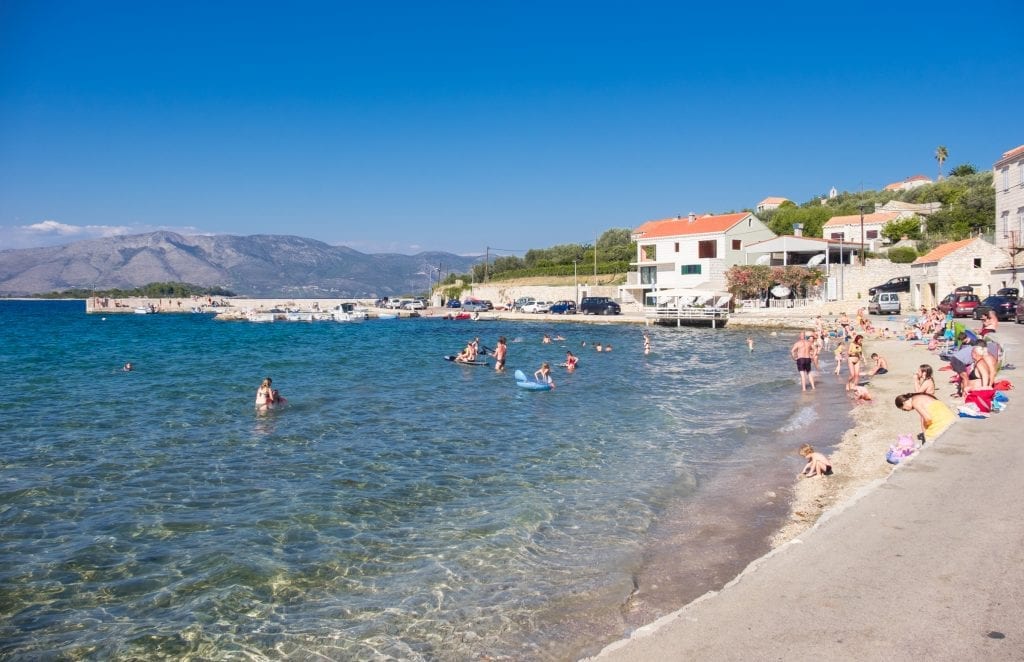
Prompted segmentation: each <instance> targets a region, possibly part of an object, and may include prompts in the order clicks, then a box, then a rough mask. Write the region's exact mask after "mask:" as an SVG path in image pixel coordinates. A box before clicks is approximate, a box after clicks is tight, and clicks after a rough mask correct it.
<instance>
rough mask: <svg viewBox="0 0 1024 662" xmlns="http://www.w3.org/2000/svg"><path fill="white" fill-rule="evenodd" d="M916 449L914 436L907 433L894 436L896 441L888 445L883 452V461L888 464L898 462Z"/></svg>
mask: <svg viewBox="0 0 1024 662" xmlns="http://www.w3.org/2000/svg"><path fill="white" fill-rule="evenodd" d="M916 450H917V444H915V443H914V438H913V437H911V436H910V435H909V434H901V435H900V436H899V437H897V438H896V443H895V444H894V445H892V446H889V450H888V451H887V452H886V454H885V461H886V462H888V463H889V464H899V463H900V462H901V461H902V460H904V459H905V458H908V457H910V456H911V455H913V454H914V452H915V451H916Z"/></svg>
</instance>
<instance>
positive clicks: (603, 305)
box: [579, 297, 622, 315]
mask: <svg viewBox="0 0 1024 662" xmlns="http://www.w3.org/2000/svg"><path fill="white" fill-rule="evenodd" d="M579 310H580V312H581V313H583V314H584V315H618V314H619V313H621V312H622V307H621V306H619V304H617V303H615V302H614V301H612V300H611V298H609V297H583V301H580V307H579Z"/></svg>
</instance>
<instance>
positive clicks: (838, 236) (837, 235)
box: [830, 232, 843, 241]
mask: <svg viewBox="0 0 1024 662" xmlns="http://www.w3.org/2000/svg"><path fill="white" fill-rule="evenodd" d="M830 237H831V238H832V239H834V240H836V241H838V240H840V239H842V238H843V233H842V232H833V233H832V234H831V235H830Z"/></svg>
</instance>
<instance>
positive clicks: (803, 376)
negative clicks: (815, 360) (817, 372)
mask: <svg viewBox="0 0 1024 662" xmlns="http://www.w3.org/2000/svg"><path fill="white" fill-rule="evenodd" d="M809 335H810V334H805V333H804V332H803V331H801V332H800V337H799V338H798V339H797V341H796V342H795V343H793V346H792V347H790V348H789V355H790V356H792V357H793V358H794V359H795V360H796V371H797V372H799V373H800V390H801V391H806V390H807V382H808V380H810V382H811V389H814V373H812V372H811V353H812V352H813V351H814V347H813V345H812V343H811V341H810V338H809V337H808V336H809Z"/></svg>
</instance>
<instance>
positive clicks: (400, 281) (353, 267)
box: [0, 232, 480, 298]
mask: <svg viewBox="0 0 1024 662" xmlns="http://www.w3.org/2000/svg"><path fill="white" fill-rule="evenodd" d="M479 260H480V258H474V257H463V256H459V255H454V254H452V253H439V252H427V253H419V254H417V255H399V254H391V253H378V254H367V253H360V252H359V251H355V250H352V249H351V248H347V247H345V246H330V245H328V244H325V243H323V242H321V241H315V240H313V239H304V238H302V237H294V236H287V235H253V236H250V237H239V236H233V235H218V236H183V235H180V234H176V233H174V232H150V233H147V234H137V235H124V236H119V237H110V238H106V239H92V240H87V241H79V242H76V243H73V244H67V245H65V246H51V247H47V248H28V249H20V250H7V251H0V295H8V296H27V295H31V294H41V293H44V292H52V291H55V290H66V289H70V288H89V289H109V288H132V287H141V286H143V285H146V284H148V283H153V282H170V281H176V282H187V283H193V284H195V285H203V286H206V287H214V286H219V287H223V288H226V289H229V290H231V291H233V292H235V293H237V294H239V295H241V296H248V297H282V296H289V297H313V296H323V297H326V296H330V297H335V298H340V297H381V296H394V295H402V294H410V293H413V292H424V291H426V289H427V284H428V281H429V279H430V276H428V275H427V274H432V277H433V280H434V282H436V281H437V272H436V271H432V270H436V268H437V267H438V265H441V268H442V269H443V270H444V271H445V272H455V273H467V272H469V271H470V270H471V269H472V266H473V264H475V263H476V262H478V261H479Z"/></svg>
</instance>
